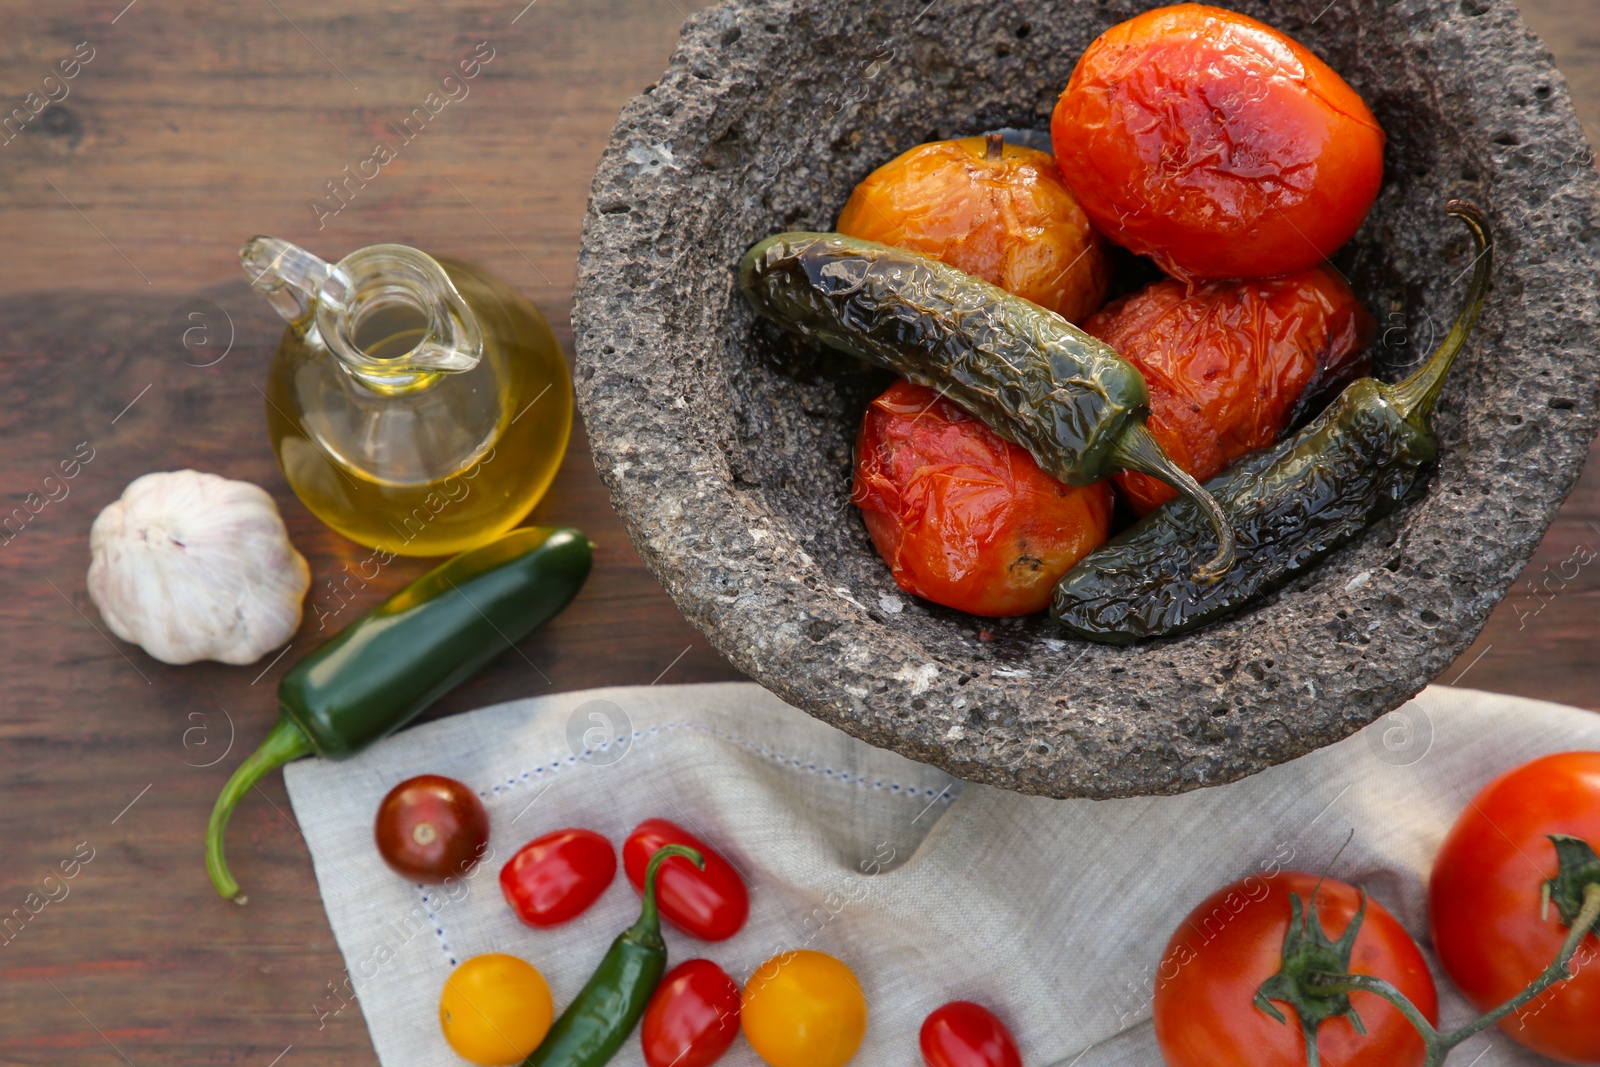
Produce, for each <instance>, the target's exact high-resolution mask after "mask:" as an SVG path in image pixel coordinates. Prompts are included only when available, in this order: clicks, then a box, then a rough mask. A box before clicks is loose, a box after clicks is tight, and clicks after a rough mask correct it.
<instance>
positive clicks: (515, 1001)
mask: <svg viewBox="0 0 1600 1067" xmlns="http://www.w3.org/2000/svg"><path fill="white" fill-rule="evenodd" d="M554 1014H555V1004H554V1003H553V1002H552V1001H551V999H550V987H549V986H548V985H546V984H545V980H544V975H542V974H540V973H539V972H538V971H537V970H536V969H534V966H533V964H531V963H528V962H527V961H525V960H519V959H517V957H515V956H507V955H504V954H503V953H499V952H490V953H488V954H486V955H483V956H473V957H472V958H471V959H469V960H466V961H465V962H463V963H462V964H461V966H459V967H457V968H456V969H455V971H454V972H453V973H452V974H451V975H450V977H449V978H447V979H446V980H445V983H444V993H443V995H441V996H440V997H439V1025H440V1026H441V1027H443V1028H444V1039H445V1040H446V1041H448V1042H450V1047H451V1048H453V1049H455V1050H456V1055H458V1056H460V1057H461V1058H462V1059H464V1060H469V1061H471V1062H472V1063H476V1064H481V1065H482V1067H508V1065H509V1064H514V1063H520V1062H521V1061H522V1060H523V1058H524V1057H526V1056H527V1055H528V1053H530V1052H532V1051H533V1050H534V1049H536V1048H538V1047H539V1042H541V1041H543V1040H544V1035H545V1034H547V1033H549V1031H550V1018H551V1016H553V1015H554Z"/></svg>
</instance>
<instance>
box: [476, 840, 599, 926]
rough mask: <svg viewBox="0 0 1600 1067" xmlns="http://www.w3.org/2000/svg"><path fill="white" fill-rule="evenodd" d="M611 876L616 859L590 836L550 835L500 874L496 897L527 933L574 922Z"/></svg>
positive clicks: (525, 847) (525, 850)
mask: <svg viewBox="0 0 1600 1067" xmlns="http://www.w3.org/2000/svg"><path fill="white" fill-rule="evenodd" d="M616 876H617V853H616V850H615V849H613V848H612V847H611V842H610V841H607V840H606V839H605V838H604V837H601V836H600V835H599V834H597V833H595V832H594V831H593V830H578V829H571V830H556V831H555V832H553V833H548V834H545V835H544V836H543V837H536V838H534V839H533V840H532V841H529V842H528V843H527V844H526V845H523V846H522V847H521V848H519V849H518V850H517V854H516V855H514V856H512V857H511V858H510V859H509V860H507V861H506V865H505V866H504V867H502V868H500V892H502V893H504V894H505V898H506V903H507V904H510V905H511V910H512V911H514V912H516V913H517V918H519V919H521V920H522V921H523V922H525V923H527V924H528V925H529V926H533V927H546V926H557V925H560V924H561V923H564V922H566V921H567V920H569V919H575V918H577V917H578V916H579V915H581V914H583V912H584V911H585V910H587V909H588V907H589V905H590V904H593V903H594V902H595V901H597V900H599V899H600V894H601V893H604V892H605V891H606V886H608V885H610V884H611V880H612V879H613V878H615V877H616Z"/></svg>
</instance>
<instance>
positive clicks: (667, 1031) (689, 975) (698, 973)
mask: <svg viewBox="0 0 1600 1067" xmlns="http://www.w3.org/2000/svg"><path fill="white" fill-rule="evenodd" d="M738 1036H739V986H738V984H737V983H736V982H734V980H733V979H732V978H729V977H728V975H727V974H726V972H724V971H723V969H722V968H721V967H718V966H717V965H716V964H715V963H712V962H711V961H710V960H688V961H686V962H684V963H680V964H678V965H677V966H676V967H674V968H672V970H670V971H668V972H667V976H666V977H665V978H663V979H662V980H661V984H660V985H659V986H657V987H656V991H655V994H654V995H653V996H651V998H650V1006H649V1007H648V1008H646V1009H645V1010H644V1020H643V1021H642V1022H641V1023H640V1024H639V1040H640V1042H641V1043H642V1044H643V1045H644V1061H645V1063H647V1064H649V1067H709V1065H710V1064H713V1063H715V1062H717V1060H719V1059H721V1058H722V1054H723V1053H724V1052H727V1051H728V1049H729V1048H730V1047H731V1046H732V1045H733V1041H734V1039H735V1038H737V1037H738Z"/></svg>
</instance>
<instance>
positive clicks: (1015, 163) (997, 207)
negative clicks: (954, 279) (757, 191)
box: [836, 137, 1111, 322]
mask: <svg viewBox="0 0 1600 1067" xmlns="http://www.w3.org/2000/svg"><path fill="white" fill-rule="evenodd" d="M836 229H837V230H838V231H839V232H840V233H844V234H849V235H850V236H851V237H860V238H863V239H865V240H868V241H877V242H879V243H880V244H886V245H895V246H897V247H899V248H909V249H911V250H913V251H916V252H921V253H923V254H924V255H928V256H932V257H933V258H934V259H938V260H941V261H943V262H945V263H948V264H950V266H952V267H956V268H958V269H959V270H964V271H966V272H967V273H968V274H973V275H976V276H978V277H979V278H982V279H983V280H984V281H986V282H989V283H991V284H993V285H998V286H999V287H1000V288H1002V289H1004V290H1006V291H1007V292H1009V293H1014V294H1016V295H1017V296H1020V297H1022V298H1023V299H1024V300H1031V301H1033V302H1034V303H1035V304H1038V305H1039V306H1040V307H1045V308H1049V309H1050V310H1051V311H1054V312H1055V313H1057V314H1058V315H1062V316H1065V317H1066V318H1068V319H1070V320H1072V321H1073V322H1082V321H1083V320H1084V319H1085V318H1087V317H1088V316H1089V315H1091V314H1092V313H1093V312H1094V311H1095V310H1096V309H1097V308H1099V306H1100V305H1101V304H1103V303H1105V299H1106V288H1107V287H1108V286H1109V285H1110V284H1111V261H1110V259H1109V257H1108V256H1107V255H1106V249H1105V244H1104V242H1103V241H1102V240H1101V239H1100V235H1099V234H1097V233H1095V232H1094V229H1093V228H1092V227H1090V225H1089V217H1088V216H1087V215H1085V214H1084V213H1083V209H1082V208H1080V207H1079V206H1078V202H1077V201H1076V200H1074V199H1073V198H1072V194H1071V193H1070V192H1068V191H1067V186H1066V183H1064V182H1063V181H1062V180H1061V174H1060V172H1059V171H1057V170H1056V164H1055V160H1053V159H1051V158H1050V156H1049V155H1048V154H1046V153H1044V152H1039V151H1036V150H1034V149H1032V148H1022V147H1020V146H1018V145H1010V144H1003V143H1002V142H1001V141H1000V139H999V138H998V137H995V138H994V139H993V140H992V141H990V140H986V139H985V138H983V137H964V138H962V139H960V140H958V141H934V142H933V143H932V144H924V145H918V146H917V147H916V148H913V149H911V150H910V151H909V152H906V153H904V154H902V155H900V156H898V157H896V158H895V159H892V160H890V161H889V162H888V163H885V164H884V165H883V166H881V167H879V168H878V169H877V170H875V171H873V172H872V173H871V174H869V175H867V177H866V179H865V180H863V181H862V183H861V184H860V185H858V186H856V188H855V192H853V193H851V194H850V201H849V203H847V204H845V206H844V211H842V212H841V213H840V214H839V222H838V224H837V226H836Z"/></svg>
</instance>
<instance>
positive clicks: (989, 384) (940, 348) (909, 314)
mask: <svg viewBox="0 0 1600 1067" xmlns="http://www.w3.org/2000/svg"><path fill="white" fill-rule="evenodd" d="M739 284H740V287H741V288H743V290H744V294H745V296H746V297H747V298H748V299H749V301H750V303H751V304H752V305H753V306H754V307H755V309H756V311H758V312H759V313H761V314H762V315H765V316H766V317H767V318H770V319H772V320H773V321H774V322H776V323H778V324H779V325H780V326H783V327H785V328H786V329H789V330H792V331H794V332H795V333H798V334H802V335H804V336H807V337H815V338H816V339H817V340H819V341H821V342H823V343H824V344H826V345H829V346H831V347H833V348H837V349H840V350H841V351H844V352H848V353H849V354H851V355H853V356H856V357H858V358H860V359H864V360H866V361H868V362H869V363H874V364H876V365H878V366H880V367H886V368H888V369H889V370H892V371H894V372H896V373H897V374H901V375H904V376H905V377H907V378H910V379H911V380H912V381H914V382H917V383H918V384H920V385H925V386H928V387H929V388H931V389H937V390H938V391H939V392H940V393H941V394H942V395H944V396H946V397H948V398H950V399H951V400H953V401H955V402H956V403H957V404H959V405H961V406H962V407H963V408H965V409H966V410H967V411H970V412H971V413H972V414H973V415H975V416H977V417H978V418H979V419H981V420H982V421H983V422H985V423H986V424H988V426H989V428H990V429H992V430H994V432H995V433H997V434H999V435H1000V436H1001V437H1004V438H1005V439H1006V440H1008V441H1011V442H1013V443H1015V444H1017V445H1020V446H1021V447H1023V448H1025V449H1027V450H1028V452H1029V453H1030V454H1031V455H1032V456H1033V458H1034V459H1036V460H1038V462H1039V466H1040V467H1042V468H1044V470H1046V471H1048V472H1049V473H1050V474H1051V475H1053V476H1054V477H1056V478H1058V479H1060V480H1061V481H1063V482H1066V483H1067V484H1068V485H1089V484H1091V483H1093V482H1098V481H1101V480H1102V479H1104V478H1106V477H1107V476H1109V475H1110V474H1111V472H1112V471H1113V470H1116V469H1118V468H1125V469H1127V470H1134V471H1139V472H1141V473H1144V474H1149V475H1152V476H1153V477H1156V478H1160V479H1161V480H1162V481H1164V482H1166V483H1167V484H1168V485H1170V486H1172V487H1173V488H1174V489H1176V490H1178V492H1179V493H1181V494H1183V496H1184V497H1185V498H1186V499H1188V500H1191V501H1193V502H1194V504H1195V510H1191V511H1190V512H1188V513H1186V517H1188V518H1190V519H1191V520H1193V519H1196V518H1198V517H1200V516H1203V517H1204V518H1205V519H1206V520H1207V521H1209V523H1210V525H1211V528H1212V530H1213V532H1214V533H1215V534H1216V538H1217V551H1216V555H1215V556H1214V558H1212V559H1211V560H1210V561H1209V562H1207V563H1205V564H1204V565H1203V566H1202V567H1200V568H1199V569H1198V570H1197V572H1196V577H1197V579H1198V580H1201V581H1206V580H1210V579H1213V578H1215V577H1216V576H1217V575H1219V574H1221V573H1222V572H1223V571H1226V570H1227V569H1228V566H1229V565H1230V564H1231V563H1232V562H1233V533H1232V531H1231V530H1229V529H1228V525H1227V523H1226V522H1225V521H1224V519H1223V517H1222V513H1221V511H1220V510H1219V509H1218V508H1217V505H1216V503H1215V502H1214V501H1212V499H1211V497H1210V496H1208V495H1207V494H1206V491H1205V490H1204V489H1202V488H1200V485H1199V483H1197V482H1196V481H1195V480H1194V479H1193V478H1192V477H1190V476H1189V474H1188V473H1187V472H1186V471H1184V470H1183V469H1182V468H1181V467H1179V466H1178V465H1177V464H1175V463H1173V462H1172V460H1171V459H1169V458H1168V457H1167V454H1166V453H1165V452H1164V451H1162V449H1161V446H1160V445H1159V444H1157V443H1156V440H1155V438H1154V437H1151V436H1150V432H1149V430H1147V429H1145V424H1144V420H1145V417H1146V416H1147V415H1149V413H1150V393H1149V391H1148V390H1147V389H1146V388H1145V383H1144V377H1143V376H1142V375H1140V373H1139V371H1138V370H1137V369H1136V368H1135V367H1134V366H1133V364H1131V363H1129V362H1128V361H1127V360H1125V359H1123V358H1122V357H1121V356H1119V355H1117V353H1116V351H1115V350H1114V349H1112V348H1111V347H1110V346H1109V345H1106V344H1104V343H1102V342H1100V341H1098V340H1096V339H1095V338H1093V337H1090V336H1089V335H1088V334H1086V333H1084V332H1083V331H1082V330H1080V329H1078V328H1077V327H1076V326H1074V325H1072V323H1070V322H1068V321H1067V320H1066V319H1064V318H1062V317H1061V316H1059V315H1056V314H1053V313H1052V312H1049V311H1046V310H1045V309H1044V308H1041V307H1039V306H1038V305H1036V304H1032V303H1029V302H1028V301H1026V300H1023V299H1022V298H1020V297H1016V296H1012V295H1011V294H1010V293H1008V292H1006V291H1005V290H1004V289H1001V288H999V287H997V286H993V285H990V284H989V283H988V282H985V281H983V280H981V279H979V278H974V277H972V276H971V275H970V274H965V273H963V272H962V271H959V270H956V269H955V268H954V267H950V266H946V265H945V264H943V263H940V262H939V261H938V260H935V259H930V258H928V257H927V256H923V255H919V254H917V253H915V252H908V251H905V250H904V249H899V248H890V247H888V246H887V245H881V244H875V243H874V242H872V241H862V240H858V239H857V238H854V237H845V236H842V235H840V234H836V233H780V234H778V235H777V236H776V237H769V238H767V239H766V240H765V241H762V242H761V243H760V244H758V245H756V246H755V247H754V248H752V249H750V251H749V252H747V253H745V256H744V260H743V261H742V262H741V263H740V264H739Z"/></svg>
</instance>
